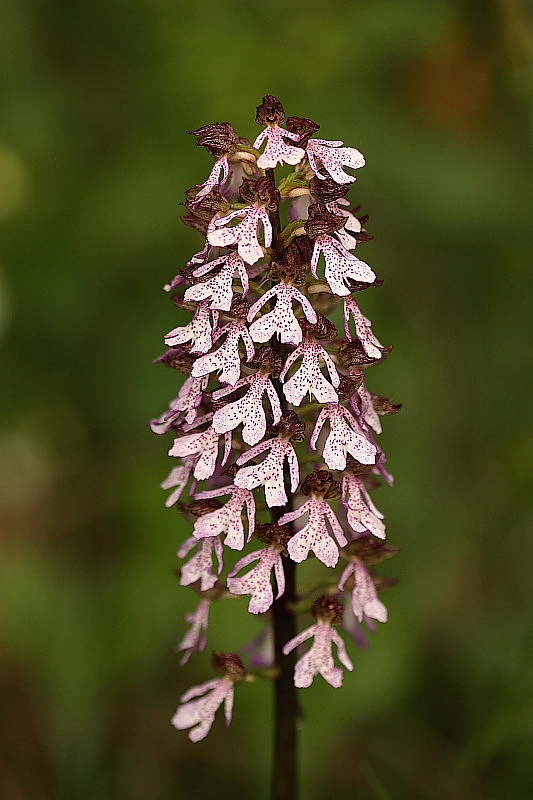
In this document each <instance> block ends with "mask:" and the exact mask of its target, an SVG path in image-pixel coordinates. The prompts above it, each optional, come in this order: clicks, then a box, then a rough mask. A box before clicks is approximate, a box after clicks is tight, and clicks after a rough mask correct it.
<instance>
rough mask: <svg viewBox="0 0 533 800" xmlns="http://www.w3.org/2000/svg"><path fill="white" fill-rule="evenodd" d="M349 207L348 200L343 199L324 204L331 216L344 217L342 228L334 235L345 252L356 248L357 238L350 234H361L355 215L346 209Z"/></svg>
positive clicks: (361, 227)
mask: <svg viewBox="0 0 533 800" xmlns="http://www.w3.org/2000/svg"><path fill="white" fill-rule="evenodd" d="M349 205H350V201H349V200H347V199H346V198H345V197H340V198H339V199H338V200H334V201H332V202H330V203H326V208H327V210H328V211H329V212H330V213H331V214H337V215H339V216H341V217H346V222H345V223H344V226H343V227H342V228H339V230H338V231H337V232H336V234H335V235H336V236H337V239H338V240H339V242H340V243H341V244H342V246H343V247H344V248H345V250H354V249H355V247H356V246H357V238H356V236H352V234H354V233H355V234H358V233H361V231H362V229H363V226H362V224H361V222H360V220H359V219H358V218H357V217H356V216H355V214H353V213H352V212H351V211H350V210H349V208H348V207H347V206H349ZM350 231H351V233H350Z"/></svg>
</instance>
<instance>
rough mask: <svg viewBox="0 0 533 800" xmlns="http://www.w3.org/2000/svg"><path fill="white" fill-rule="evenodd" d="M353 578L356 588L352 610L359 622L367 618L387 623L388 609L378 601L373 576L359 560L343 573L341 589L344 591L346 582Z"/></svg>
mask: <svg viewBox="0 0 533 800" xmlns="http://www.w3.org/2000/svg"><path fill="white" fill-rule="evenodd" d="M351 576H353V579H354V582H355V583H354V587H353V589H352V593H351V603H352V609H353V612H354V614H355V616H356V617H357V620H358V621H359V622H363V619H364V618H365V617H367V618H369V619H376V620H377V621H378V622H387V609H386V608H385V606H384V605H383V603H382V602H381V600H379V599H378V595H377V592H376V587H375V586H374V581H373V580H372V575H371V574H370V572H369V571H368V570H367V568H366V567H365V566H364V564H363V562H362V561H360V560H359V559H358V558H355V559H353V561H351V562H350V563H349V564H348V566H347V567H346V569H345V570H344V571H343V573H342V575H341V578H340V581H339V589H340V590H341V591H343V590H344V587H345V585H346V582H347V581H348V579H349V578H350V577H351Z"/></svg>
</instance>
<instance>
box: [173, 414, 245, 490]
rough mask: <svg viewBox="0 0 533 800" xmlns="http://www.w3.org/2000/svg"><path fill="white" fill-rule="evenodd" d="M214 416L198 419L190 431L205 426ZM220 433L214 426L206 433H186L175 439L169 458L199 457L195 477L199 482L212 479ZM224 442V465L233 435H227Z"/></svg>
mask: <svg viewBox="0 0 533 800" xmlns="http://www.w3.org/2000/svg"><path fill="white" fill-rule="evenodd" d="M212 416H213V415H212V414H204V416H202V417H198V419H197V420H196V421H195V422H193V423H192V425H190V426H188V427H189V430H190V429H191V428H195V427H198V426H199V425H203V424H204V422H209V421H211V420H212ZM220 433H221V432H220V431H217V430H216V429H215V428H214V427H213V425H211V426H210V427H209V428H207V429H206V430H204V431H199V432H196V433H186V434H184V435H183V436H179V437H178V438H177V439H174V444H173V445H172V447H171V448H170V450H169V451H168V454H169V456H180V458H183V457H184V456H192V455H194V456H197V459H198V460H197V461H196V464H195V466H194V471H193V475H194V477H195V478H196V479H197V480H199V481H202V480H206V479H207V478H210V477H211V475H212V474H213V473H214V471H215V466H216V461H217V458H218V445H219V440H220ZM224 440H225V441H224V445H225V446H224V456H223V458H222V464H225V463H226V461H227V460H228V457H229V454H230V450H231V434H229V433H226V435H225V437H224Z"/></svg>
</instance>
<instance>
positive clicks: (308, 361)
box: [279, 340, 340, 406]
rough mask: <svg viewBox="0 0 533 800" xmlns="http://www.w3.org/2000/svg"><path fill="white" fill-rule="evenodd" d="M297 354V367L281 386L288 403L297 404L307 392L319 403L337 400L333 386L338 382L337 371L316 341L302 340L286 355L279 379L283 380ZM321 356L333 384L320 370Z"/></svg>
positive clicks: (326, 353) (329, 357)
mask: <svg viewBox="0 0 533 800" xmlns="http://www.w3.org/2000/svg"><path fill="white" fill-rule="evenodd" d="M299 356H302V363H301V364H300V367H299V369H298V370H297V371H296V372H295V373H294V375H293V376H292V377H291V378H289V380H288V381H287V382H286V383H285V385H284V386H283V392H284V394H285V397H286V398H287V400H288V401H289V403H292V404H293V405H294V406H299V405H300V403H301V402H302V400H303V398H304V397H305V395H306V394H307V392H309V394H310V395H311V394H312V395H314V396H315V397H316V399H317V400H318V402H319V403H328V402H335V401H337V400H338V395H337V392H336V391H335V389H334V388H333V386H335V387H336V386H338V385H339V383H340V378H339V373H338V372H337V369H336V367H335V364H334V363H333V360H332V358H331V356H330V355H329V353H328V352H327V351H326V350H324V348H323V347H321V345H319V344H318V342H315V341H307V340H304V341H303V342H302V343H301V344H299V345H298V347H296V349H295V350H293V351H292V353H291V354H290V355H289V356H288V358H287V361H286V362H285V366H284V367H283V371H282V372H281V375H280V376H279V377H280V380H281V381H284V379H285V375H286V374H287V372H288V370H289V369H290V367H291V366H292V365H293V364H294V362H295V361H296V359H297V358H298V357H299ZM321 358H322V359H323V360H324V361H325V362H326V367H327V369H328V372H329V376H330V378H331V383H332V384H333V386H332V385H331V383H329V381H327V380H326V378H325V377H324V376H323V374H322V372H321V371H320V359H321Z"/></svg>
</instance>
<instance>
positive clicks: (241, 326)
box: [191, 319, 255, 386]
mask: <svg viewBox="0 0 533 800" xmlns="http://www.w3.org/2000/svg"><path fill="white" fill-rule="evenodd" d="M224 335H226V340H225V342H224V344H223V345H221V346H220V347H219V348H218V349H217V350H215V351H214V352H213V353H207V354H206V355H204V356H201V357H200V358H198V359H196V361H195V362H194V365H193V368H192V372H191V374H192V375H193V376H194V377H200V376H203V375H209V374H210V373H211V372H215V371H216V370H218V371H219V380H220V382H221V383H229V384H230V385H231V386H234V385H235V384H236V383H237V381H238V380H239V377H240V374H241V359H240V355H239V342H240V340H241V339H242V340H243V342H244V346H245V348H246V355H247V360H248V361H251V359H252V358H253V357H254V353H255V348H254V343H253V342H252V340H251V338H250V334H249V333H248V328H247V327H246V323H245V322H244V320H240V319H237V320H232V321H231V322H229V323H228V324H227V325H225V326H224V327H223V328H220V329H219V330H218V331H217V332H216V333H215V335H214V341H217V340H218V339H219V338H220V337H221V336H224Z"/></svg>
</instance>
